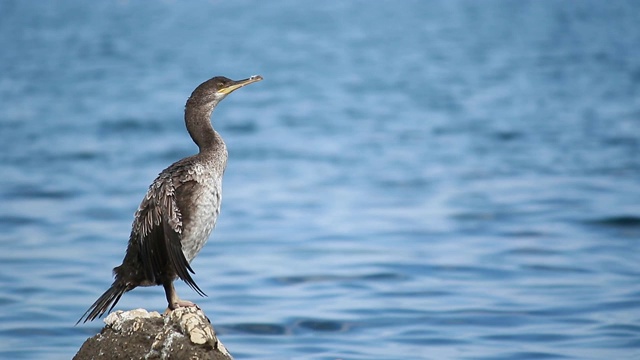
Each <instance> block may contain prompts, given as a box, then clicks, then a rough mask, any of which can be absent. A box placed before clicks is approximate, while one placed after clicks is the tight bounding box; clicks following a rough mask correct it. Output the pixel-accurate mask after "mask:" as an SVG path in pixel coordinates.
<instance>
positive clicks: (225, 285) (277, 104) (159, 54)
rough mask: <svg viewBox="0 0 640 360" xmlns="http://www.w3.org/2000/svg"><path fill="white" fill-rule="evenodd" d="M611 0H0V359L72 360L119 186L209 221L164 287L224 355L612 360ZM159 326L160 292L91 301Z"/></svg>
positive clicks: (118, 204) (621, 245)
mask: <svg viewBox="0 0 640 360" xmlns="http://www.w3.org/2000/svg"><path fill="white" fill-rule="evenodd" d="M638 19H640V5H639V3H638V2H634V1H615V2H605V1H580V2H564V1H563V2H560V1H555V2H553V1H504V2H500V1H493V2H476V1H417V0H416V1H402V2H397V1H376V2H370V1H364V0H361V1H352V0H349V1H340V2H338V1H333V2H324V1H316V2H310V1H307V2H299V1H293V0H288V1H278V2H267V1H263V2H258V1H209V2H204V1H201V2H187V3H184V4H183V3H182V2H177V1H159V2H151V3H150V2H145V1H139V0H131V1H102V2H87V1H80V0H78V1H58V2H45V1H3V2H2V3H0V47H1V49H2V51H0V68H1V69H2V73H1V75H0V109H1V110H0V149H1V152H0V205H1V206H0V225H1V228H2V231H0V358H6V359H30V358H51V359H53V358H60V359H64V358H71V357H72V356H73V355H74V354H75V352H76V351H77V350H78V348H79V347H80V345H81V344H82V342H83V341H84V340H85V339H86V338H87V337H89V336H92V335H94V334H95V333H96V332H97V331H99V329H100V328H101V326H102V322H101V321H95V322H93V323H90V324H88V325H82V326H77V327H74V323H75V322H76V320H77V319H78V318H79V317H80V316H81V315H82V313H83V312H84V310H85V309H86V308H87V307H88V306H89V305H90V304H91V303H92V302H93V301H94V300H95V299H96V298H97V297H98V296H99V295H100V294H101V293H102V292H103V291H104V290H105V289H106V288H107V287H108V286H109V284H110V283H111V281H112V278H111V269H112V268H113V267H114V266H116V265H118V264H119V263H120V261H121V259H122V256H123V255H124V249H125V246H126V241H127V239H128V233H129V229H130V224H131V220H132V216H133V212H134V211H135V209H136V208H137V206H138V204H139V201H140V200H141V198H142V196H143V194H144V192H145V191H146V187H147V186H148V185H149V183H150V182H151V181H152V180H153V179H154V177H155V176H156V174H157V173H158V172H160V171H161V170H162V169H163V168H164V167H166V166H167V165H169V164H170V163H172V162H173V161H176V160H178V159H180V158H182V157H184V156H187V155H190V154H192V153H194V152H195V151H196V147H195V146H194V145H193V144H192V142H191V140H190V139H189V137H188V134H187V133H186V131H185V129H184V123H183V121H182V111H183V106H184V102H185V100H186V98H187V96H188V95H189V94H190V92H191V90H192V89H193V88H194V87H195V86H196V85H198V84H199V83H200V82H202V81H203V80H206V79H207V78H209V77H211V76H213V75H218V74H222V75H226V76H228V77H232V78H244V77H247V76H249V75H252V74H261V75H263V76H264V78H265V80H264V81H263V82H260V83H257V84H254V85H251V86H250V87H247V88H244V89H242V90H240V91H237V92H236V93H234V94H233V95H231V96H230V97H229V98H227V99H226V100H224V102H223V103H221V105H220V106H219V108H218V109H217V110H216V111H215V113H214V115H213V122H214V125H215V127H216V128H217V129H218V130H219V132H220V133H221V134H222V136H223V137H224V138H225V140H226V142H227V145H228V148H229V154H230V158H229V166H228V168H227V172H226V175H225V182H224V201H223V208H222V215H221V217H220V219H219V222H218V226H217V228H216V230H215V231H214V234H213V235H212V238H211V240H210V242H209V244H208V245H207V246H206V247H205V248H204V250H203V251H202V252H201V254H200V255H199V257H198V258H197V259H196V260H195V261H194V263H193V267H194V269H195V270H196V275H195V279H196V281H197V282H198V284H199V286H200V287H201V288H202V289H203V290H204V291H205V292H206V293H207V294H208V295H209V296H208V297H206V298H199V297H198V296H197V294H195V293H194V292H193V291H191V290H190V289H189V288H188V287H186V286H184V284H183V283H179V284H178V291H179V293H180V295H181V296H182V297H183V298H186V299H190V300H194V301H197V302H198V304H199V305H200V306H201V307H202V308H203V309H204V310H205V311H206V313H207V314H208V316H209V317H210V318H211V320H212V322H213V324H214V325H215V327H216V329H217V330H218V332H219V336H220V338H221V339H222V341H223V342H224V343H225V345H226V346H227V347H228V348H229V349H230V351H231V352H232V354H233V355H234V356H235V357H236V358H238V359H446V358H455V359H639V358H640V21H638ZM137 307H145V308H147V309H150V310H159V311H162V310H163V309H164V307H165V302H164V294H163V292H162V289H161V288H159V287H156V288H144V289H136V290H134V291H133V292H131V293H128V294H127V295H125V297H124V298H123V299H122V301H121V302H120V303H119V304H118V306H117V308H118V309H132V308H137Z"/></svg>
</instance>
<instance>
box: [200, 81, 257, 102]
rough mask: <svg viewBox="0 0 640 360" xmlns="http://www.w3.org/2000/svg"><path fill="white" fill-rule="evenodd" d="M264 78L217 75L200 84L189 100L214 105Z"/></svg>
mask: <svg viewBox="0 0 640 360" xmlns="http://www.w3.org/2000/svg"><path fill="white" fill-rule="evenodd" d="M260 80H262V76H260V75H253V76H252V77H250V78H247V79H243V80H231V79H229V78H226V77H224V76H216V77H214V78H211V79H209V80H207V81H205V82H203V83H202V84H200V85H199V86H198V87H197V88H196V89H195V90H193V93H192V94H191V97H190V98H189V102H196V103H199V104H202V105H204V104H213V105H214V106H215V105H216V104H217V103H218V102H220V100H222V99H224V98H225V96H227V95H229V94H231V93H232V92H234V91H235V90H237V89H240V88H241V87H243V86H245V85H249V84H251V83H254V82H257V81H260Z"/></svg>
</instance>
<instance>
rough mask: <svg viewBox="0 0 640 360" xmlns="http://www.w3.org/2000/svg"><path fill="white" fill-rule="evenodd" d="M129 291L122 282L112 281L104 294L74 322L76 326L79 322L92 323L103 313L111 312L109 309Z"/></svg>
mask: <svg viewBox="0 0 640 360" xmlns="http://www.w3.org/2000/svg"><path fill="white" fill-rule="evenodd" d="M129 290H130V289H128V288H127V285H126V284H124V283H123V282H122V281H118V280H116V281H114V282H113V284H112V285H111V287H110V288H109V289H108V290H107V291H105V292H104V294H102V296H100V297H99V298H98V300H96V302H94V303H93V305H91V307H90V308H89V309H88V310H87V311H85V313H84V314H83V315H82V316H81V317H80V319H79V320H78V322H76V325H78V324H79V323H80V322H81V321H82V322H83V323H86V322H87V321H93V320H95V319H96V318H98V317H101V316H102V315H103V314H104V313H106V312H109V311H111V309H113V307H114V306H116V304H117V303H118V300H120V298H121V297H122V294H124V293H125V292H127V291H129ZM83 319H84V320H83Z"/></svg>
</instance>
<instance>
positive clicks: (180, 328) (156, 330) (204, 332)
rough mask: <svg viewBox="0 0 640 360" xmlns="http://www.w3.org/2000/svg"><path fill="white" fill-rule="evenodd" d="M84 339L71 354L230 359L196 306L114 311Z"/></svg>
mask: <svg viewBox="0 0 640 360" xmlns="http://www.w3.org/2000/svg"><path fill="white" fill-rule="evenodd" d="M104 322H105V323H106V324H107V325H106V326H105V327H104V328H102V331H100V333H99V334H97V335H96V336H94V337H92V338H89V339H87V341H85V342H84V344H82V347H80V350H79V351H78V353H77V354H76V356H74V357H73V358H74V360H85V359H181V360H182V359H215V360H233V358H232V357H231V355H230V354H229V352H228V351H227V349H226V348H225V347H224V345H222V343H221V342H220V340H218V337H217V336H216V333H215V331H214V330H213V327H212V326H211V323H210V322H209V319H207V317H206V316H205V315H204V313H203V312H202V310H200V309H198V308H196V307H184V308H178V309H176V310H174V311H172V312H171V313H169V314H168V315H160V314H159V313H157V312H155V311H154V312H151V313H150V312H147V311H146V310H144V309H137V310H131V311H120V310H119V311H116V312H114V313H111V314H109V316H107V318H106V319H105V320H104Z"/></svg>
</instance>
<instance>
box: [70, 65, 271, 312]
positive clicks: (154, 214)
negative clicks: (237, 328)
mask: <svg viewBox="0 0 640 360" xmlns="http://www.w3.org/2000/svg"><path fill="white" fill-rule="evenodd" d="M260 80H262V77H261V76H260V75H254V76H252V77H250V78H248V79H244V80H239V81H234V80H231V79H228V78H226V77H222V76H217V77H214V78H212V79H209V80H207V81H205V82H203V83H202V84H200V85H199V86H198V87H197V88H196V89H195V90H194V91H193V93H192V94H191V96H190V97H189V99H188V100H187V104H186V106H185V115H184V119H185V123H186V127H187V130H188V131H189V135H190V136H191V139H193V142H195V143H196V145H198V148H199V152H198V153H197V154H196V155H193V156H190V157H187V158H184V159H182V160H179V161H177V162H175V163H174V164H172V165H171V166H169V167H168V168H166V169H165V170H163V171H162V172H161V173H160V175H158V177H157V178H156V179H155V180H154V181H153V183H152V184H151V186H149V190H148V191H147V194H146V195H145V197H144V199H142V203H140V206H139V207H138V210H137V211H136V213H135V218H134V220H133V225H132V228H131V235H130V236H129V244H128V246H127V252H126V255H125V257H124V259H123V260H122V265H120V266H118V267H115V268H114V269H113V275H114V276H115V280H114V282H113V284H112V285H111V287H110V288H109V289H108V290H107V291H105V293H104V294H102V296H100V298H98V300H96V302H94V303H93V305H91V307H90V308H89V309H88V310H87V311H86V312H85V313H84V315H82V317H81V318H80V320H78V323H79V322H80V321H82V320H83V319H84V322H87V321H91V320H94V319H95V318H97V317H100V316H102V315H103V314H104V313H105V312H108V311H111V310H112V309H113V307H114V306H115V305H116V303H117V302H118V300H120V297H122V295H123V294H124V293H125V292H127V291H130V290H132V289H134V288H136V287H138V286H153V285H162V286H163V287H164V291H165V293H166V296H167V303H168V304H169V306H168V308H169V310H173V309H175V308H177V307H181V306H195V304H194V303H192V302H190V301H185V300H181V299H180V298H179V297H178V295H177V293H176V290H175V288H174V287H173V281H174V280H175V279H176V278H180V279H182V280H183V281H184V282H186V283H187V285H189V286H190V287H191V288H192V289H193V290H195V291H196V292H197V293H198V294H200V295H205V294H204V292H203V291H202V290H201V289H200V288H199V287H198V285H196V283H195V281H194V280H193V278H191V275H190V274H189V273H194V274H195V272H194V271H193V269H192V268H191V265H189V263H190V262H191V260H193V258H194V257H195V256H196V255H197V254H198V252H200V249H202V247H203V246H204V244H205V243H206V242H207V239H208V238H209V235H210V234H211V231H212V230H213V228H214V227H215V225H216V220H217V218H218V214H219V213H220V202H221V198H222V175H223V174H224V170H225V168H226V166H227V148H226V145H225V143H224V141H223V140H222V137H221V136H220V135H219V134H218V132H216V131H215V130H214V129H213V127H212V125H211V113H212V111H213V109H214V108H215V107H216V105H217V104H218V103H219V102H220V100H222V99H224V97H225V96H227V95H229V94H230V93H231V92H233V91H234V90H237V89H239V88H241V87H243V86H245V85H248V84H251V83H254V82H256V81H260Z"/></svg>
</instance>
